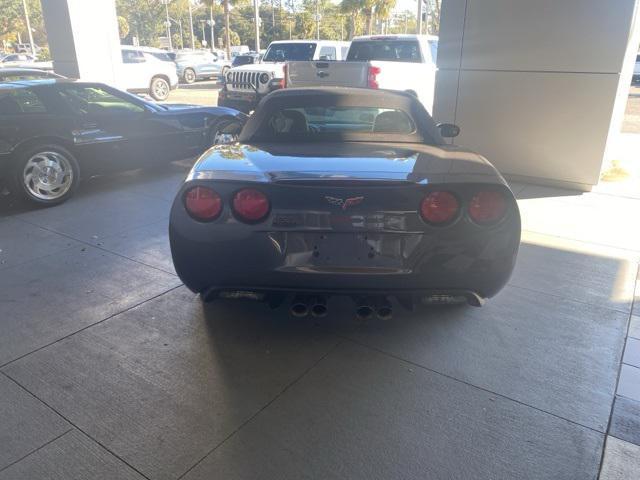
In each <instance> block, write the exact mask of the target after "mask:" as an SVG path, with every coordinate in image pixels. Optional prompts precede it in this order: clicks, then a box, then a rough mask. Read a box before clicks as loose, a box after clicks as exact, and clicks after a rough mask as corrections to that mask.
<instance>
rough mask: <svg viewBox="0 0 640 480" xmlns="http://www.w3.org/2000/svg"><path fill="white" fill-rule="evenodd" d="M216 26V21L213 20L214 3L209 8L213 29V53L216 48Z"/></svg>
mask: <svg viewBox="0 0 640 480" xmlns="http://www.w3.org/2000/svg"><path fill="white" fill-rule="evenodd" d="M215 26H216V21H215V20H214V19H213V3H212V4H211V6H210V7H209V27H211V51H212V52H213V51H214V50H215V48H216V35H215V31H214V27H215Z"/></svg>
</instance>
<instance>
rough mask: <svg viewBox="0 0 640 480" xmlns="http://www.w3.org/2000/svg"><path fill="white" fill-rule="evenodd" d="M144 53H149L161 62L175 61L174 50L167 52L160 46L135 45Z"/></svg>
mask: <svg viewBox="0 0 640 480" xmlns="http://www.w3.org/2000/svg"><path fill="white" fill-rule="evenodd" d="M137 48H138V49H140V50H142V51H143V52H145V53H150V54H151V55H153V56H154V57H156V58H157V59H158V60H162V61H163V62H175V59H176V56H175V53H174V52H169V51H167V50H163V49H161V48H154V47H137Z"/></svg>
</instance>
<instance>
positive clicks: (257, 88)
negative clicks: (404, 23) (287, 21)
mask: <svg viewBox="0 0 640 480" xmlns="http://www.w3.org/2000/svg"><path fill="white" fill-rule="evenodd" d="M348 50H349V42H339V41H331V40H283V41H277V42H271V44H270V45H269V48H267V51H266V52H265V54H264V56H263V57H262V60H261V61H260V63H258V64H250V65H242V66H240V67H234V68H232V69H231V70H229V72H228V73H227V74H226V75H225V77H224V83H225V85H224V87H223V88H222V89H221V90H220V92H219V93H218V105H220V106H225V107H231V108H236V109H238V110H241V111H243V112H250V111H252V110H254V109H255V107H256V106H257V105H258V102H260V100H261V99H262V97H264V96H265V95H267V94H268V93H270V92H272V91H273V90H276V89H278V88H281V87H282V86H283V79H284V76H285V75H284V69H285V63H286V62H290V61H296V60H299V61H310V60H322V61H326V62H332V61H339V60H344V59H345V58H346V56H347V51H348Z"/></svg>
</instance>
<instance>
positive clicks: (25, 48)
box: [15, 43, 42, 53]
mask: <svg viewBox="0 0 640 480" xmlns="http://www.w3.org/2000/svg"><path fill="white" fill-rule="evenodd" d="M15 48H16V52H17V53H31V44H30V43H18V44H17V45H16V47H15ZM33 49H34V50H35V52H36V53H38V52H39V51H40V50H42V48H40V47H39V46H38V45H34V46H33Z"/></svg>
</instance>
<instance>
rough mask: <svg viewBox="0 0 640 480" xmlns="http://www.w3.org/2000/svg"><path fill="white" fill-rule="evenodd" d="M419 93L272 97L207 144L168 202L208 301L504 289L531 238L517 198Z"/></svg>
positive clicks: (176, 240) (299, 303)
mask: <svg viewBox="0 0 640 480" xmlns="http://www.w3.org/2000/svg"><path fill="white" fill-rule="evenodd" d="M457 133H459V129H458V128H457V127H456V126H455V125H451V124H449V125H441V126H440V128H438V127H437V126H436V124H435V122H434V121H433V120H432V118H431V117H430V116H429V114H428V113H427V111H426V109H425V108H424V106H423V105H421V103H420V102H419V101H418V100H417V99H416V98H415V96H413V95H409V94H406V93H397V92H386V91H385V92H382V91H377V90H365V89H358V88H316V89H306V88H303V89H285V90H279V91H277V92H274V93H272V94H271V95H269V96H268V97H266V98H265V99H264V100H263V101H262V102H261V103H260V105H259V106H258V108H257V110H256V111H255V112H254V114H253V115H251V116H250V117H248V119H247V123H246V124H245V125H244V127H242V129H241V131H240V135H239V137H238V139H237V140H238V141H237V142H234V143H233V144H229V145H221V146H216V147H214V148H212V149H209V150H207V151H206V152H205V153H204V154H203V155H202V156H201V157H200V159H199V160H198V161H197V162H196V163H195V165H194V166H193V169H192V170H191V172H190V173H189V175H188V176H187V178H186V179H185V181H184V183H183V185H182V187H181V188H180V190H179V192H178V194H177V196H176V198H175V200H174V203H173V207H172V209H171V216H170V220H169V239H170V243H171V253H172V256H173V263H174V265H175V269H176V272H177V273H178V275H179V276H180V278H181V279H182V281H183V282H184V284H185V285H186V286H187V287H189V288H190V289H191V290H192V291H194V292H198V293H200V294H201V295H202V299H203V300H205V301H207V300H212V299H215V298H238V299H253V300H263V301H265V302H269V303H270V304H271V306H276V305H278V304H279V303H280V302H282V301H283V300H284V298H286V297H287V296H288V297H289V298H293V300H291V303H290V307H289V308H290V312H291V314H292V315H294V316H297V317H304V316H306V315H312V316H315V317H321V316H325V315H326V314H327V303H328V302H327V301H328V298H329V297H330V296H332V295H346V296H348V297H351V298H352V299H353V300H354V301H355V305H356V315H357V316H358V318H360V319H361V320H364V319H368V318H371V317H372V316H374V315H378V317H380V318H381V319H388V318H391V315H392V306H391V303H390V301H389V297H395V298H397V299H398V301H399V302H400V303H401V304H403V305H405V306H408V307H409V308H411V307H412V306H414V305H415V306H419V305H433V304H454V303H469V304H471V305H476V306H480V305H482V304H483V302H484V300H485V299H487V298H489V297H492V296H494V295H495V294H496V293H497V292H498V291H500V289H502V288H503V287H504V286H505V285H506V283H507V281H508V280H509V277H510V276H511V272H512V271H513V268H514V266H515V263H516V256H517V253H518V247H519V244H520V214H519V211H518V204H517V202H516V200H515V198H514V196H513V193H512V192H511V190H510V189H509V186H508V185H507V183H506V181H505V180H504V179H503V178H502V176H501V175H500V174H499V173H498V171H497V170H496V169H495V168H494V167H493V166H492V165H491V164H490V163H489V162H488V161H487V160H486V159H485V158H483V157H481V156H480V155H478V154H476V153H474V152H472V151H470V150H466V149H464V148H461V147H457V146H453V145H450V144H448V143H447V142H446V141H445V140H444V139H443V136H442V135H445V134H446V135H447V136H455V135H456V134H457Z"/></svg>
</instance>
